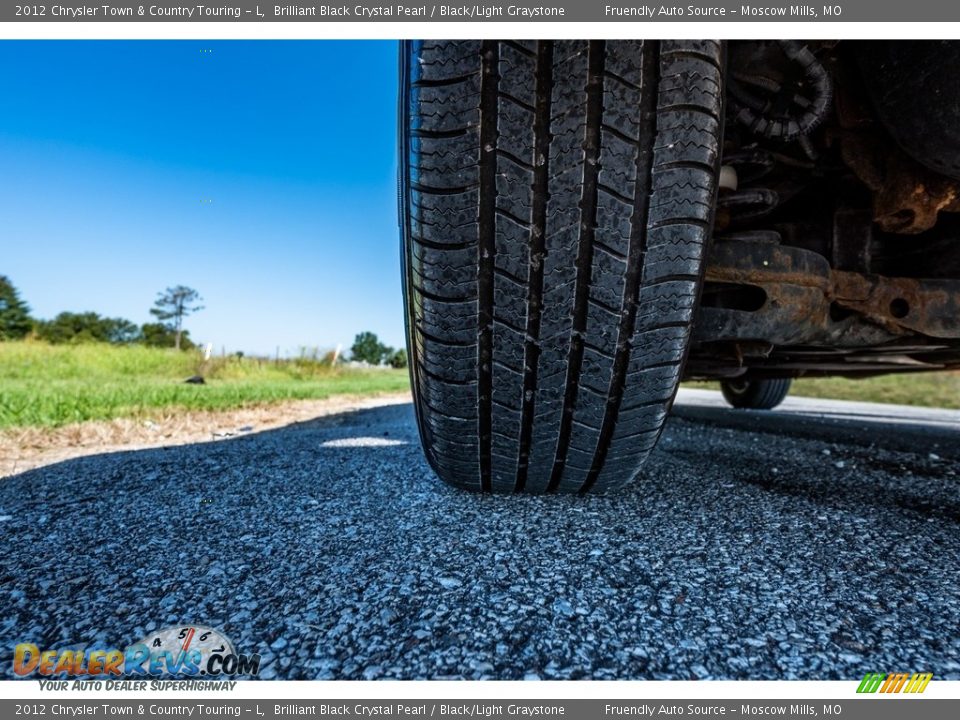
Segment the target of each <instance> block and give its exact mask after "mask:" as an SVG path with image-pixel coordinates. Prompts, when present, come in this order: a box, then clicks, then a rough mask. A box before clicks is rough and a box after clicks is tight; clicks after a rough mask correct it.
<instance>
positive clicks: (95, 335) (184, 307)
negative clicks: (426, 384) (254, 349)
mask: <svg viewBox="0 0 960 720" xmlns="http://www.w3.org/2000/svg"><path fill="white" fill-rule="evenodd" d="M201 301H202V298H201V297H200V294H199V293H198V292H197V291H196V290H194V289H192V288H188V287H185V286H183V285H177V286H175V287H169V288H167V289H166V290H164V291H162V292H160V293H157V299H156V301H155V302H154V305H153V307H152V308H151V309H150V314H151V315H153V316H154V317H155V318H156V322H148V323H144V324H142V325H137V324H136V323H134V322H132V321H130V320H127V319H126V318H120V317H105V316H103V315H100V314H99V313H95V312H62V313H60V314H59V315H57V316H56V317H54V318H53V319H52V320H41V319H39V318H35V317H33V316H32V315H31V314H30V307H29V305H27V303H26V302H25V301H24V300H23V298H22V297H21V296H20V292H19V291H18V290H17V288H16V287H14V285H13V283H12V282H11V281H10V279H9V278H8V277H6V276H5V275H0V341H3V340H23V339H25V338H27V337H35V338H37V339H39V340H45V341H46V342H49V343H53V344H62V343H82V342H104V343H110V344H112V345H132V344H140V345H147V346H150V347H164V348H177V349H182V350H189V349H191V348H194V347H196V345H195V344H194V342H193V341H192V340H191V339H190V333H189V331H188V330H185V329H184V327H183V321H184V318H186V317H188V316H189V315H192V314H193V313H195V312H198V311H200V310H202V309H203V306H202V305H200V302H201ZM350 355H351V359H352V360H357V361H360V362H366V363H369V364H370V365H390V366H392V367H395V368H404V367H406V366H407V351H406V350H405V349H404V348H399V349H394V348H392V347H390V346H389V345H384V344H383V343H382V342H380V339H379V338H378V337H377V336H376V335H375V334H374V333H372V332H362V333H359V334H358V335H357V336H356V338H354V342H353V347H352V348H351V349H350Z"/></svg>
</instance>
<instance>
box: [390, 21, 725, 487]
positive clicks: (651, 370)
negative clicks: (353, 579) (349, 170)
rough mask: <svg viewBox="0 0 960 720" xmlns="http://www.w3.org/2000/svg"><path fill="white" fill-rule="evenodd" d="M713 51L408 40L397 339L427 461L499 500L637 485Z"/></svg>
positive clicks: (718, 51)
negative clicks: (404, 343)
mask: <svg viewBox="0 0 960 720" xmlns="http://www.w3.org/2000/svg"><path fill="white" fill-rule="evenodd" d="M722 64H723V47H722V45H721V44H720V43H719V42H715V41H662V42H654V41H639V40H638V41H616V42H604V41H590V42H587V41H557V42H554V41H539V42H521V43H514V42H499V41H475V42H471V41H451V42H442V41H417V42H405V43H403V44H402V46H401V90H400V94H401V97H400V102H401V112H400V129H401V132H400V142H401V149H400V158H401V167H400V191H401V193H400V195H401V197H400V205H401V207H400V218H401V223H402V245H403V264H404V276H405V278H404V289H405V300H406V305H407V329H408V348H409V356H410V362H411V365H410V367H411V379H412V384H413V393H414V399H415V407H416V411H417V419H418V425H419V428H420V434H421V439H422V441H423V446H424V449H425V452H426V455H427V458H428V460H429V462H430V464H431V465H432V467H433V468H434V470H435V471H436V473H437V474H438V475H439V476H440V477H441V478H442V479H443V480H445V481H446V482H448V483H451V484H453V485H456V486H458V487H462V488H468V489H472V490H483V491H493V492H533V493H540V492H554V491H559V492H577V491H587V490H594V491H601V490H607V489H610V488H613V487H616V486H619V485H622V484H624V483H625V482H627V481H629V480H630V479H632V478H633V477H635V476H636V475H637V473H638V472H639V470H640V467H641V465H642V464H643V461H644V460H645V459H646V457H647V455H648V454H649V453H650V451H651V450H652V448H653V447H654V445H655V444H656V441H657V439H658V437H659V435H660V432H661V430H662V429H663V424H664V421H665V419H666V415H667V412H668V410H669V408H670V405H671V404H672V402H673V398H674V396H675V394H676V390H677V386H678V384H679V381H680V378H681V374H682V369H683V364H684V362H685V360H686V354H687V349H688V345H689V343H690V335H691V332H690V330H691V328H690V326H691V322H692V320H693V317H694V313H695V310H696V306H697V302H698V299H699V293H700V287H701V285H702V279H703V269H704V258H705V253H706V249H707V243H708V240H709V238H710V234H711V229H712V222H713V212H714V207H715V202H716V191H717V176H718V174H719V146H720V138H721V134H722V128H721V117H722V114H721V109H722V108H721V104H722V91H721V90H722V70H721V68H722Z"/></svg>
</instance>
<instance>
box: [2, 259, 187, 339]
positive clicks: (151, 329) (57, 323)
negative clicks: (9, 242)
mask: <svg viewBox="0 0 960 720" xmlns="http://www.w3.org/2000/svg"><path fill="white" fill-rule="evenodd" d="M200 300H201V298H200V294H199V293H198V292H197V291H196V290H194V289H192V288H188V287H185V286H183V285H177V286H175V287H170V288H167V289H166V290H164V291H162V292H160V293H157V299H156V301H155V302H154V305H153V307H152V308H151V309H150V314H151V315H153V316H154V317H155V318H156V321H155V322H148V323H144V324H142V325H137V324H136V323H134V322H132V321H131V320H127V319H126V318H120V317H105V316H103V315H100V314H99V313H95V312H68V311H65V312H62V313H60V314H59V315H57V316H56V317H54V318H53V319H51V320H42V319H39V318H35V317H33V316H32V315H31V314H30V306H29V305H27V303H26V301H24V300H23V298H22V297H21V296H20V292H19V290H17V288H16V287H15V286H14V284H13V283H12V282H11V281H10V279H9V278H8V277H6V276H5V275H0V340H23V339H24V338H27V337H35V338H37V339H39V340H45V341H47V342H49V343H54V344H61V343H80V342H105V343H111V344H113V345H130V344H134V343H139V344H141V345H148V346H151V347H172V348H177V349H183V350H187V349H190V348H193V347H195V345H194V343H193V342H192V341H191V340H190V333H189V331H187V330H185V329H184V328H183V320H184V318H185V317H187V316H188V315H190V314H192V313H194V312H196V311H198V310H202V309H203V306H202V305H199V304H198V303H199V302H200Z"/></svg>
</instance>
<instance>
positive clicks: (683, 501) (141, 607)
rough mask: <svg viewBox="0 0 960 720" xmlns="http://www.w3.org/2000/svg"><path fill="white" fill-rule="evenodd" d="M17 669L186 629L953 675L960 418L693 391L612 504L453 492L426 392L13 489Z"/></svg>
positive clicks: (498, 652)
mask: <svg viewBox="0 0 960 720" xmlns="http://www.w3.org/2000/svg"><path fill="white" fill-rule="evenodd" d="M0 518H2V520H0V532H2V534H3V538H4V541H5V543H4V545H5V547H4V550H3V552H2V553H0V667H2V668H3V672H4V673H5V674H6V675H11V674H12V670H11V667H12V664H11V652H12V647H13V645H14V644H15V643H17V642H34V643H36V644H38V645H39V646H41V647H68V646H75V645H81V646H82V645H88V646H93V647H95V648H107V647H116V646H119V647H124V646H126V645H127V644H129V643H132V642H135V641H137V640H138V639H140V638H141V637H142V636H144V635H145V634H147V633H148V632H150V631H151V630H154V629H157V628H160V627H163V626H165V625H170V624H177V623H182V622H189V621H192V622H197V623H203V624H206V625H212V626H215V627H219V628H222V629H223V630H224V631H225V632H226V634H227V635H229V636H230V637H232V638H233V640H234V643H235V645H236V646H237V649H238V651H240V652H247V653H252V652H259V653H261V655H262V656H263V669H262V672H261V676H262V677H264V678H346V679H349V678H438V677H450V678H503V679H513V678H518V679H519V678H599V679H633V678H655V679H692V678H723V679H737V678H752V679H766V678H770V679H782V678H804V679H859V678H860V677H862V676H863V674H864V673H865V672H867V671H874V672H888V671H921V670H922V671H931V672H933V673H934V674H935V677H937V678H952V679H958V678H960V413H957V412H945V411H936V412H933V411H917V410H909V409H905V408H897V407H893V406H869V405H856V404H852V403H825V402H820V401H802V400H788V402H787V403H785V404H784V406H782V408H781V409H780V410H778V411H775V412H772V413H757V412H749V411H734V410H729V409H727V408H725V407H723V406H722V403H721V401H720V400H719V398H718V396H717V395H716V394H713V393H705V392H692V393H691V392H687V393H684V396H683V397H682V398H681V400H680V401H679V402H678V406H677V407H676V408H675V414H674V417H673V418H672V419H671V420H670V422H669V425H668V428H667V430H666V432H665V434H664V436H663V438H662V440H661V442H660V445H659V447H658V449H657V450H656V452H655V453H654V455H653V456H652V457H651V459H650V461H649V463H648V465H647V467H646V469H645V471H644V473H643V475H642V477H641V478H640V481H639V482H637V483H636V484H635V485H634V486H633V487H632V489H629V490H627V491H624V492H621V493H619V494H615V495H610V496H606V497H569V496H547V497H488V496H478V495H470V494H466V493H463V492H460V491H456V490H453V489H450V488H447V487H445V486H444V485H442V484H441V483H440V482H439V481H438V480H437V479H436V478H435V477H434V476H433V475H432V473H431V472H430V470H429V469H428V467H427V465H426V464H425V462H424V460H423V459H422V456H421V453H420V448H419V445H418V441H417V437H416V430H415V427H414V422H413V412H412V409H411V406H410V405H409V404H393V405H388V406H384V407H378V408H374V409H371V410H363V411H360V412H356V413H352V414H350V413H348V414H343V415H339V416H332V417H329V418H324V419H320V420H317V421H312V422H308V423H304V424H300V425H296V426H291V427H288V428H284V429H282V430H275V431H269V432H264V433H261V434H257V435H250V436H245V437H240V438H235V439H227V440H222V441H218V442H214V443H205V444H197V445H191V446H184V447H174V448H162V449H154V450H144V451H136V452H125V453H116V454H111V455H102V456H94V457H86V458H80V459H76V460H70V461H67V462H63V463H60V464H58V465H53V466H49V467H46V468H41V469H38V470H33V471H30V472H27V473H24V474H21V475H18V476H15V477H11V478H7V479H6V480H3V481H2V482H0Z"/></svg>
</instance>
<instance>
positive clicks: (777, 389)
mask: <svg viewBox="0 0 960 720" xmlns="http://www.w3.org/2000/svg"><path fill="white" fill-rule="evenodd" d="M792 382H793V380H792V379H791V378H772V379H765V380H757V379H742V380H741V379H736V380H724V381H722V382H721V383H720V390H721V391H722V392H723V398H724V400H726V401H727V402H728V403H730V404H731V405H732V406H733V407H735V408H742V409H747V410H773V408H775V407H776V406H777V405H779V404H780V403H782V402H783V401H784V399H785V398H786V397H787V394H788V393H789V392H790V384H791V383H792Z"/></svg>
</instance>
